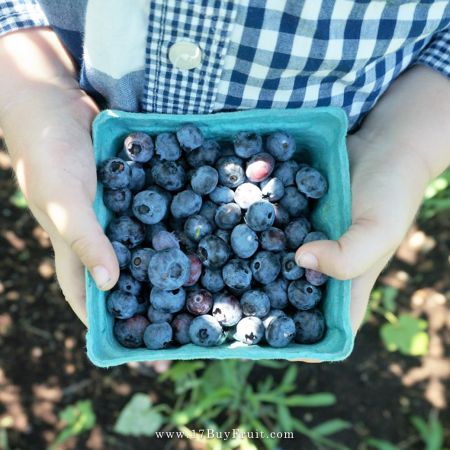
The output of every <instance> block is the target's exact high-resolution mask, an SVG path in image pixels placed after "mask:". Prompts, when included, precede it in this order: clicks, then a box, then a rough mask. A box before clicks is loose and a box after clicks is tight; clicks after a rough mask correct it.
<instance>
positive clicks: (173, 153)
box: [155, 133, 181, 161]
mask: <svg viewBox="0 0 450 450" xmlns="http://www.w3.org/2000/svg"><path fill="white" fill-rule="evenodd" d="M155 147H156V154H157V155H158V156H159V159H161V160H166V161H176V160H177V159H179V158H180V157H181V149H180V146H179V145H178V141H177V137H176V136H175V135H174V134H173V133H160V134H158V136H156V141H155Z"/></svg>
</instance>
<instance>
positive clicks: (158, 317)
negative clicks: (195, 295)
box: [147, 305, 173, 323]
mask: <svg viewBox="0 0 450 450" xmlns="http://www.w3.org/2000/svg"><path fill="white" fill-rule="evenodd" d="M147 317H148V319H149V320H150V322H151V323H161V322H171V321H172V318H173V314H171V313H168V312H165V311H161V310H160V309H156V308H155V307H154V306H153V305H150V307H149V308H148V311H147Z"/></svg>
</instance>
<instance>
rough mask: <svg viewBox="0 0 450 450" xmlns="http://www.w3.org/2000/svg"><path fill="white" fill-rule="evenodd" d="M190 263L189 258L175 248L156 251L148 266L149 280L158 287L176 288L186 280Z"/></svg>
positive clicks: (169, 289) (164, 288)
mask: <svg viewBox="0 0 450 450" xmlns="http://www.w3.org/2000/svg"><path fill="white" fill-rule="evenodd" d="M190 265H191V263H190V261H189V258H188V257H187V256H186V255H185V254H184V253H183V252H182V251H181V250H179V249H177V248H169V249H167V250H162V251H160V252H156V253H155V254H154V255H153V257H152V258H151V260H150V264H149V266H148V276H149V278H150V282H151V283H152V284H153V285H154V286H156V287H158V288H159V289H163V290H168V291H171V290H174V289H178V288H180V287H181V286H183V284H184V283H186V281H188V279H189V275H190Z"/></svg>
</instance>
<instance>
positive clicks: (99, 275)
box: [92, 266, 111, 289]
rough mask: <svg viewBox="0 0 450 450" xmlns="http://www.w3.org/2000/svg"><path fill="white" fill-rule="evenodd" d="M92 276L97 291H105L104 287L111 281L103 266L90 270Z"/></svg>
mask: <svg viewBox="0 0 450 450" xmlns="http://www.w3.org/2000/svg"><path fill="white" fill-rule="evenodd" d="M92 276H93V277H94V280H95V284H96V285H97V287H98V288H99V289H105V287H106V286H107V285H108V283H109V282H110V281H111V277H110V276H109V272H108V270H107V269H105V268H104V267H103V266H95V267H94V268H93V269H92Z"/></svg>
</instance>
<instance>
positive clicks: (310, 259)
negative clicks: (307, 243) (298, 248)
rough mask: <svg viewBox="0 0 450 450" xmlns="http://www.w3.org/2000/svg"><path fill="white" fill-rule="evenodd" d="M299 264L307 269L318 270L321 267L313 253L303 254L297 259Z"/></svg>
mask: <svg viewBox="0 0 450 450" xmlns="http://www.w3.org/2000/svg"><path fill="white" fill-rule="evenodd" d="M297 264H298V265H299V266H302V267H304V268H305V269H313V270H316V269H317V268H318V267H319V262H318V261H317V258H316V257H315V256H314V255H313V254H312V253H301V254H300V256H299V257H298V258H297Z"/></svg>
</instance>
